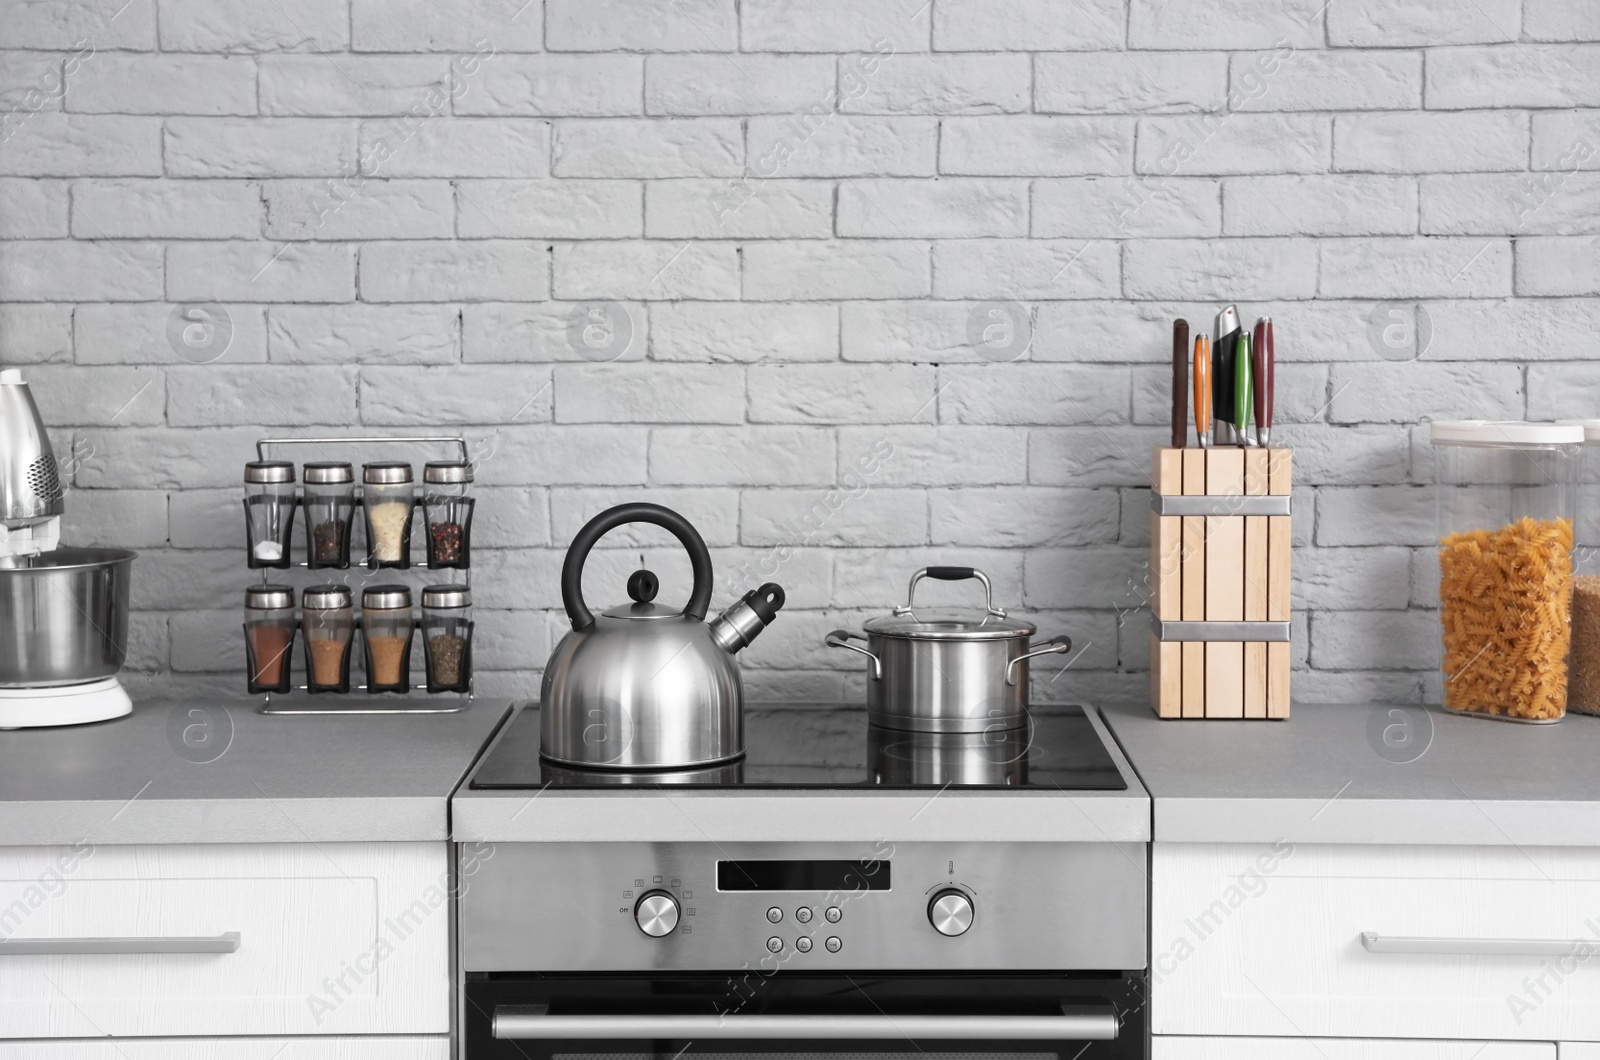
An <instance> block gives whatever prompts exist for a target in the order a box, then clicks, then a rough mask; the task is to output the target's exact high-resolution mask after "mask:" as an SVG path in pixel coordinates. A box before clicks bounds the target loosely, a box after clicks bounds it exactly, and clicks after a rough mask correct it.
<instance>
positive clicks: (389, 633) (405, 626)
mask: <svg viewBox="0 0 1600 1060" xmlns="http://www.w3.org/2000/svg"><path fill="white" fill-rule="evenodd" d="M411 632H412V616H411V590H410V589H408V588H406V587H405V586H404V585H374V586H372V587H370V588H367V589H364V590H362V593H361V642H362V644H363V645H365V651H366V669H367V691H368V692H369V693H374V692H409V691H411Z"/></svg>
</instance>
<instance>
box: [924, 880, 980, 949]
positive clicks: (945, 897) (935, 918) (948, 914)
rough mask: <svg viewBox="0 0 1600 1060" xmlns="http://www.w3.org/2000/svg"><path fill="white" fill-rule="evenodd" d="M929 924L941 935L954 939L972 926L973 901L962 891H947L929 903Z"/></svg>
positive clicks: (941, 892)
mask: <svg viewBox="0 0 1600 1060" xmlns="http://www.w3.org/2000/svg"><path fill="white" fill-rule="evenodd" d="M928 923H930V924H932V925H933V930H935V931H937V932H938V933H939V934H941V935H948V936H950V937H951V938H954V937H955V936H957V935H964V934H966V933H967V929H968V928H970V927H971V926H972V899H970V898H968V897H967V896H966V895H965V894H963V893H962V892H961V891H954V890H945V891H940V892H939V893H938V894H936V895H934V896H933V901H931V902H929V903H928Z"/></svg>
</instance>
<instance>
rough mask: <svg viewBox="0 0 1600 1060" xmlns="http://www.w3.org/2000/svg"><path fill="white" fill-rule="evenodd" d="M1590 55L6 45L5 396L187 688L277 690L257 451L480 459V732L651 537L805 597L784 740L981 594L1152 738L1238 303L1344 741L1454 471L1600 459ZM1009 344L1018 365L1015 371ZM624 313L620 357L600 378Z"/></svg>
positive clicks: (998, 34) (1510, 3)
mask: <svg viewBox="0 0 1600 1060" xmlns="http://www.w3.org/2000/svg"><path fill="white" fill-rule="evenodd" d="M1597 11H1600V7H1597V5H1596V4H1594V3H1592V2H1590V0H1475V2H1474V3H1472V4H1469V5H1462V4H1460V3H1456V2H1452V0H1078V2H1076V3H1073V4H1065V3H1062V2H1060V0H930V2H927V3H923V2H922V0H742V2H738V3H736V2H735V0H683V2H674V3H659V2H654V0H529V2H527V3H522V2H521V0H512V2H509V3H506V2H499V0H276V2H274V3H268V4H262V3H258V2H252V0H160V2H159V3H157V2H156V0H132V2H131V3H126V2H125V0H75V2H73V3H37V2H33V0H0V363H3V364H5V365H7V366H9V365H19V366H23V367H24V369H25V371H27V372H28V373H29V374H30V376H31V378H32V379H33V380H34V383H35V385H36V389H37V391H38V393H39V396H40V402H41V405H42V406H43V408H44V411H45V415H46V416H47V417H48V418H49V419H50V420H51V421H52V423H53V425H54V427H55V436H56V438H57V441H58V445H59V446H60V448H61V450H62V455H63V456H66V457H68V458H69V461H70V468H69V470H70V472H71V474H70V476H69V478H70V481H71V485H72V494H71V495H70V497H69V501H68V504H69V518H68V535H69V537H71V538H74V539H76V540H77V541H79V542H81V543H86V544H87V543H106V544H122V545H127V546H130V547H134V548H137V549H139V550H140V551H141V553H142V558H141V559H140V561H139V563H138V566H137V568H136V569H137V572H138V575H137V586H136V601H135V607H136V610H137V612H138V615H137V619H136V623H135V628H136V630H137V631H138V632H137V637H136V640H137V644H136V649H135V650H136V653H137V655H138V658H139V660H140V663H141V665H142V666H145V667H148V668H151V669H153V670H154V671H156V672H157V679H156V682H155V684H153V685H152V686H151V687H161V688H181V687H194V688H218V687H221V688H230V687H231V688H236V689H242V683H241V682H240V681H239V678H238V675H237V672H236V671H237V667H238V666H239V665H240V660H239V652H238V645H237V643H236V641H237V637H236V636H235V635H233V634H229V633H227V632H226V631H227V629H228V628H230V622H233V623H236V620H230V619H229V618H228V616H229V615H234V614H236V613H237V610H236V609H237V604H238V596H239V593H240V590H241V589H242V587H243V585H244V584H245V583H246V582H247V581H249V580H250V579H249V578H247V577H246V574H245V569H244V566H243V564H242V562H241V557H240V556H239V554H238V548H239V545H240V543H241V541H242V534H241V531H240V527H239V525H238V523H239V520H238V478H239V465H240V464H241V463H242V462H243V461H244V460H246V459H248V458H249V457H250V456H251V453H252V443H253V441H254V439H255V438H256V437H258V436H260V435H262V434H263V433H266V432H268V431H269V430H271V431H279V430H293V429H299V428H303V429H306V430H308V431H309V430H316V431H319V432H321V431H350V432H355V431H359V430H364V429H372V430H377V431H391V432H400V431H409V430H411V429H413V428H417V427H423V426H429V425H437V426H440V427H444V428H448V429H451V430H461V431H463V432H464V433H465V434H467V435H468V436H469V438H470V439H471V440H472V443H473V445H474V451H475V452H478V453H479V454H480V456H479V459H480V463H481V471H480V475H479V482H480V488H481V494H480V496H481V498H482V500H481V504H480V515H479V522H478V540H477V542H476V544H477V545H478V548H477V550H475V555H476V558H477V561H478V562H477V566H478V568H479V573H478V578H477V584H478V586H479V587H480V588H479V593H480V601H481V602H482V604H483V606H484V608H485V611H484V612H483V617H484V620H485V621H484V623H483V624H482V626H481V627H480V628H483V629H484V630H485V633H484V643H483V645H482V650H481V652H480V654H479V659H480V665H481V666H482V667H484V673H483V680H482V682H481V686H482V687H483V688H484V689H485V690H486V691H492V692H499V693H504V694H519V695H529V694H532V693H533V691H534V689H536V687H537V671H538V670H539V668H540V666H541V665H542V663H543V660H544V657H545V654H546V653H547V651H548V649H549V647H550V644H551V642H552V637H553V636H555V635H559V632H560V629H561V619H560V615H559V612H558V593H557V587H556V576H557V573H558V571H559V567H560V561H561V557H562V553H563V549H564V547H565V545H566V542H567V540H568V539H569V538H570V536H571V534H572V533H573V531H574V530H575V528H576V527H577V526H579V525H581V524H582V522H583V521H584V520H585V519H586V518H588V517H589V516H590V515H592V514H593V513H594V512H595V511H598V510H599V509H600V508H602V507H604V506H606V505H607V504H610V503H613V502H616V501H619V500H622V499H627V498H636V499H645V498H648V499H654V500H659V501H662V502H663V503H668V504H673V505H676V506H678V507H680V508H682V509H683V510H684V511H685V512H686V513H688V514H689V515H690V516H691V517H692V518H694V519H695V520H696V521H697V522H698V523H699V524H700V527H701V530H702V532H703V533H704V535H705V536H706V538H707V540H708V541H709V542H711V543H712V545H713V546H714V553H715V558H716V562H717V564H718V600H719V602H721V603H725V602H726V601H727V599H728V598H729V597H730V596H731V595H732V594H733V593H734V592H736V591H742V589H743V588H744V587H748V586H752V585H754V584H757V583H759V582H760V581H762V580H766V579H767V578H773V579H775V580H777V581H780V582H783V583H785V585H786V587H787V588H788V590H789V598H790V601H791V604H790V609H789V611H788V612H786V613H785V615H784V616H783V617H782V619H781V620H780V622H779V624H778V625H777V626H776V627H775V628H774V630H773V631H772V632H771V633H770V634H768V637H767V638H765V639H763V640H762V641H761V642H760V643H759V644H758V645H757V646H756V647H755V648H754V649H752V650H751V651H750V652H748V653H747V654H746V655H745V656H744V665H745V668H746V673H747V675H748V677H749V682H750V686H751V688H752V690H753V693H754V694H757V695H764V696H802V695H820V696H838V695H846V696H849V695H859V694H860V691H861V684H860V673H859V667H857V666H855V665H854V663H853V662H852V661H851V658H853V657H851V658H847V657H843V656H842V655H841V653H837V652H830V651H827V650H826V649H824V648H823V647H822V646H821V643H820V638H821V635H822V634H823V633H824V632H826V631H827V630H828V629H831V628H834V627H835V626H838V625H844V624H849V623H851V622H853V621H859V620H860V618H861V617H862V616H863V615H864V614H865V613H867V611H869V610H873V609H881V608H883V607H886V606H888V605H889V604H891V603H893V602H895V601H896V600H897V599H898V598H899V596H900V595H901V594H902V593H903V591H904V583H905V579H906V577H907V576H908V575H909V573H910V571H911V570H912V569H913V568H915V567H916V566H919V565H922V564H927V563H932V562H947V563H949V562H971V563H974V564H976V565H978V566H981V567H983V568H984V569H986V570H987V571H988V572H989V573H990V574H991V575H992V576H993V577H994V579H995V583H996V586H997V589H998V591H999V594H1000V597H1001V599H1002V601H1003V602H1004V603H1005V604H1006V605H1007V606H1009V607H1015V608H1016V609H1017V610H1018V611H1019V612H1021V613H1027V614H1032V615H1035V616H1036V617H1037V618H1038V620H1039V621H1040V623H1041V625H1042V627H1044V628H1046V629H1047V630H1048V631H1049V632H1052V633H1053V632H1056V631H1058V630H1064V631H1066V632H1068V633H1070V634H1072V635H1073V636H1074V637H1075V638H1076V639H1077V640H1078V641H1079V643H1080V645H1088V648H1087V649H1086V650H1085V651H1084V653H1083V654H1082V656H1081V657H1080V658H1078V659H1077V661H1075V662H1074V664H1073V668H1072V670H1071V671H1069V672H1068V673H1067V674H1066V675H1064V676H1062V677H1060V679H1059V680H1054V681H1049V682H1047V687H1046V684H1045V683H1042V684H1041V688H1040V689H1039V692H1038V694H1039V695H1041V696H1047V697H1049V698H1051V699H1073V698H1101V699H1119V700H1142V699H1143V698H1144V696H1145V695H1146V692H1145V688H1146V682H1145V677H1144V675H1143V674H1142V673H1140V672H1138V671H1140V670H1142V669H1143V668H1144V667H1145V666H1146V665H1147V654H1148V653H1147V647H1146V644H1145V635H1144V633H1143V625H1142V623H1141V621H1140V620H1139V617H1138V615H1137V614H1134V615H1130V614H1128V612H1129V611H1130V609H1136V608H1138V607H1139V606H1140V604H1141V600H1140V593H1139V589H1138V586H1139V585H1140V582H1141V580H1142V577H1143V574H1142V570H1143V567H1142V565H1143V563H1144V560H1145V549H1146V548H1147V545H1148V515H1147V502H1146V497H1147V493H1146V490H1145V486H1144V483H1145V482H1146V481H1147V476H1148V459H1149V458H1148V451H1149V447H1150V446H1151V445H1153V444H1158V443H1159V442H1161V440H1162V439H1163V438H1164V437H1165V435H1166V430H1165V428H1164V426H1163V424H1164V421H1165V417H1166V414H1167V408H1168V401H1169V398H1168V394H1167V384H1166V373H1165V368H1164V364H1165V361H1166V358H1167V356H1168V344H1169V341H1170V340H1169V337H1168V336H1169V334H1170V331H1169V327H1170V321H1171V319H1172V317H1174V316H1177V315H1182V316H1186V317H1187V318H1188V319H1189V320H1190V322H1191V324H1193V325H1194V326H1195V328H1196V330H1199V329H1200V328H1202V327H1206V326H1208V325H1209V323H1210V319H1211V315H1212V314H1213V313H1214V312H1215V310H1216V308H1217V303H1218V302H1222V301H1236V302H1238V303H1239V304H1240V309H1241V312H1242V313H1243V314H1244V315H1245V316H1246V318H1248V319H1253V318H1254V317H1255V316H1256V315H1258V314H1262V313H1270V314H1271V315H1272V316H1273V317H1274V319H1275V321H1276V323H1277V327H1278V335H1279V356H1280V360H1281V361H1282V365H1281V367H1280V369H1279V382H1278V403H1277V411H1278V417H1279V420H1280V422H1281V424H1282V426H1281V427H1280V429H1279V430H1278V431H1277V432H1276V435H1277V437H1278V438H1279V439H1281V440H1282V441H1283V442H1284V443H1286V444H1289V445H1292V446H1294V447H1295V449H1296V475H1297V485H1298V489H1297V491H1296V504H1297V506H1298V507H1297V519H1296V540H1297V543H1298V544H1299V547H1300V551H1299V552H1298V554H1297V558H1296V572H1297V586H1296V606H1297V607H1298V608H1300V609H1301V611H1300V613H1298V614H1297V616H1296V626H1295V629H1296V637H1297V644H1296V651H1295V653H1294V655H1295V660H1296V663H1295V665H1296V666H1297V667H1299V668H1300V671H1301V672H1300V675H1299V678H1298V681H1299V683H1298V685H1297V692H1298V693H1299V694H1301V695H1303V696H1307V697H1322V698H1331V699H1342V700H1360V699H1361V698H1363V697H1390V698H1400V699H1415V698H1417V697H1419V696H1422V695H1424V694H1425V690H1426V689H1427V688H1428V687H1429V686H1430V683H1433V684H1436V682H1435V681H1433V678H1432V674H1431V668H1432V666H1433V648H1432V641H1433V637H1434V631H1433V625H1432V618H1431V616H1430V614H1429V612H1428V608H1429V606H1430V604H1431V602H1432V596H1433V592H1434V590H1433V587H1432V586H1431V585H1430V583H1429V576H1428V573H1427V571H1428V566H1429V565H1428V563H1427V562H1426V557H1427V550H1428V548H1429V546H1430V545H1431V543H1432V541H1433V537H1434V525H1433V520H1434V516H1433V505H1432V500H1431V497H1430V494H1429V491H1428V490H1427V489H1426V488H1425V487H1426V485H1427V483H1428V481H1429V479H1430V476H1431V473H1432V472H1431V461H1430V459H1429V450H1428V447H1427V444H1426V441H1425V433H1424V432H1423V431H1422V430H1421V429H1419V428H1418V427H1417V426H1416V425H1417V424H1418V423H1419V422H1420V421H1421V420H1423V419H1425V418H1428V417H1431V416H1446V415H1490V416H1511V417H1521V416H1529V417H1533V418H1550V417H1555V416H1580V415H1583V416H1593V415H1597V414H1600V398H1597V397H1596V395H1597V394H1600V368H1597V366H1596V363H1595V338H1594V336H1595V335H1596V333H1597V330H1600V177H1597V176H1596V173H1597V172H1600V14H1597ZM1389 299H1404V300H1407V301H1413V302H1421V303H1422V304H1423V306H1424V307H1425V309H1426V311H1427V313H1428V315H1429V318H1430V321H1431V323H1432V329H1433V342H1432V345H1431V346H1430V347H1429V348H1428V349H1427V350H1426V351H1425V352H1424V353H1423V354H1422V355H1421V357H1420V358H1418V359H1417V360H1415V361H1411V362H1395V361H1391V360H1385V359H1383V358H1382V357H1380V356H1379V354H1378V352H1377V351H1376V350H1375V349H1374V348H1373V347H1372V346H1371V345H1370V344H1369V342H1368V339H1367V319H1368V315H1369V314H1370V313H1371V312H1372V310H1373V309H1374V307H1375V306H1376V304H1377V303H1378V302H1379V301H1382V300H1389ZM187 300H206V301H215V302H218V303H220V304H221V305H222V306H223V308H224V310H225V311H226V313H227V314H228V317H229V318H230V320H231V324H232V329H233V334H232V340H231V342H230V344H229V345H228V347H227V349H226V350H225V351H222V352H221V353H220V354H219V355H218V356H216V358H215V359H214V360H212V361H210V363H204V364H202V363H195V362H196V360H203V359H204V357H197V355H196V354H195V352H194V351H193V350H187V349H185V350H182V351H181V352H180V351H179V350H175V349H174V348H173V346H172V344H171V342H170V341H169V339H168V337H167V329H168V325H169V321H170V319H171V317H172V315H173V312H174V309H175V306H176V305H177V304H178V303H179V302H182V301H187ZM992 302H1006V303H1014V304H1015V305H1014V306H1013V307H1012V310H1008V311H1016V310H1020V312H1021V313H1023V314H1024V315H1025V316H1026V321H1025V322H1024V323H1025V325H1026V326H1027V327H1028V328H1029V329H1030V331H1031V343H1030V344H1028V345H1027V346H1026V348H1023V349H1020V350H1019V351H1018V352H1017V354H1016V356H1015V357H1014V358H1012V359H1011V360H1005V361H1000V362H995V361H994V360H993V359H992V358H991V357H988V356H985V355H984V354H985V353H986V352H987V351H984V350H977V349H974V348H973V347H972V346H971V345H970V343H969V338H968V328H969V322H971V321H974V320H976V321H977V322H978V323H979V325H980V326H982V325H984V324H986V323H987V322H988V321H990V320H992V319H994V317H993V315H992V311H993V310H994V309H995V308H996V307H994V306H993V305H990V304H988V303H992ZM594 303H612V304H611V305H608V306H607V307H606V309H605V312H607V313H608V314H612V315H614V316H615V315H617V314H620V316H617V317H616V319H614V320H613V326H614V327H618V328H621V329H626V331H627V333H628V335H629V339H628V342H627V343H626V345H625V346H619V347H618V348H617V349H614V350H607V351H604V353H603V355H602V356H603V357H604V360H600V361H598V362H597V359H596V355H595V353H594V350H592V349H589V348H585V349H582V350H578V349H574V347H573V345H572V343H571V342H570V341H569V321H570V320H571V319H572V318H573V314H574V313H580V314H581V313H587V312H589V311H591V310H592V309H593V308H594ZM419 458H420V456H419ZM608 544H609V545H612V546H615V547H611V548H607V549H604V550H601V551H600V552H597V553H596V556H595V559H594V563H593V569H592V570H591V571H590V574H589V577H588V579H587V583H588V585H589V587H590V591H591V592H592V593H593V594H594V596H595V598H596V599H603V600H611V599H615V598H618V597H620V596H621V594H622V586H621V580H622V578H623V577H624V576H625V575H626V573H627V572H628V571H629V570H630V569H632V567H633V566H634V565H635V564H637V563H638V562H639V559H640V557H641V556H643V557H644V559H645V561H646V562H648V563H649V564H651V565H652V567H654V568H655V569H656V570H657V571H658V572H659V573H661V574H662V576H663V578H664V580H665V581H666V583H667V584H666V586H665V588H664V589H663V595H664V596H675V595H679V594H681V593H682V592H683V591H684V586H683V584H682V583H683V580H684V578H685V576H686V565H685V564H684V563H682V561H681V558H680V557H678V556H676V555H675V550H674V549H673V548H671V547H669V545H668V543H667V541H666V539H665V538H664V537H663V536H662V535H660V534H657V533H655V531H653V530H643V531H639V532H636V533H633V534H631V535H618V537H617V539H616V540H615V541H612V542H608ZM419 577H422V578H426V575H425V574H422V575H419ZM934 595H936V596H939V598H940V599H946V600H959V599H964V598H966V596H967V595H968V589H967V588H966V587H961V586H936V587H935V588H934ZM219 630H221V631H222V632H220V633H219V632H218V631H219ZM229 671H233V672H229ZM1041 673H1042V674H1044V675H1045V676H1046V677H1055V676H1056V675H1055V673H1054V672H1053V671H1052V670H1050V669H1049V668H1041Z"/></svg>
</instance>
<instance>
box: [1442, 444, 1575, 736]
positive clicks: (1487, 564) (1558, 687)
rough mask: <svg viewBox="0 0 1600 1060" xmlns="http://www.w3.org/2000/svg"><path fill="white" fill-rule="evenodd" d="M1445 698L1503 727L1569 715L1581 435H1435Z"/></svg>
mask: <svg viewBox="0 0 1600 1060" xmlns="http://www.w3.org/2000/svg"><path fill="white" fill-rule="evenodd" d="M1429 433H1430V439H1431V441H1432V443H1433V448H1434V465H1435V477H1436V486H1435V491H1436V497H1437V502H1438V503H1437V511H1438V535H1439V549H1438V561H1439V619H1440V623H1441V634H1442V635H1441V638H1440V648H1441V653H1440V673H1441V676H1442V680H1443V684H1442V693H1443V695H1442V698H1443V701H1444V706H1445V707H1446V708H1448V709H1450V710H1453V711H1458V712H1461V713H1464V714H1471V715H1475V716H1479V717H1492V718H1498V719H1500V720H1503V721H1521V722H1553V721H1559V720H1560V719H1561V718H1562V717H1563V716H1564V715H1565V714H1566V710H1567V699H1568V667H1569V657H1570V654H1571V651H1570V649H1571V641H1572V628H1571V608H1572V536H1573V535H1572V519H1573V511H1574V499H1575V496H1574V495H1575V489H1574V487H1575V485H1576V481H1577V479H1576V473H1577V466H1578V455H1579V453H1580V452H1581V448H1582V443H1583V428H1581V427H1572V426H1565V427H1563V426H1557V425H1555V424H1548V423H1515V422H1512V423H1496V422H1487V421H1482V420H1453V421H1437V422H1435V423H1433V424H1432V425H1431V428H1430V432H1429Z"/></svg>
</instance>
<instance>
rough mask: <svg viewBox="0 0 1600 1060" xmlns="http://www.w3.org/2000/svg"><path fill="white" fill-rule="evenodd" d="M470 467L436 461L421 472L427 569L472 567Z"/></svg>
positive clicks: (464, 464) (460, 462) (452, 462)
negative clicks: (426, 536)
mask: <svg viewBox="0 0 1600 1060" xmlns="http://www.w3.org/2000/svg"><path fill="white" fill-rule="evenodd" d="M471 489H472V465H471V464H468V463H464V462H462V461H457V460H436V461H431V462H429V463H428V464H426V465H424V467H423V469H422V510H423V513H424V515H425V516H426V517H427V524H428V566H429V567H431V568H434V569H435V570H437V569H439V568H442V567H455V568H458V569H461V570H465V569H466V568H468V567H470V566H472V504H473V501H472V498H471V497H469V496H468V493H469V492H470V491H471Z"/></svg>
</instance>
